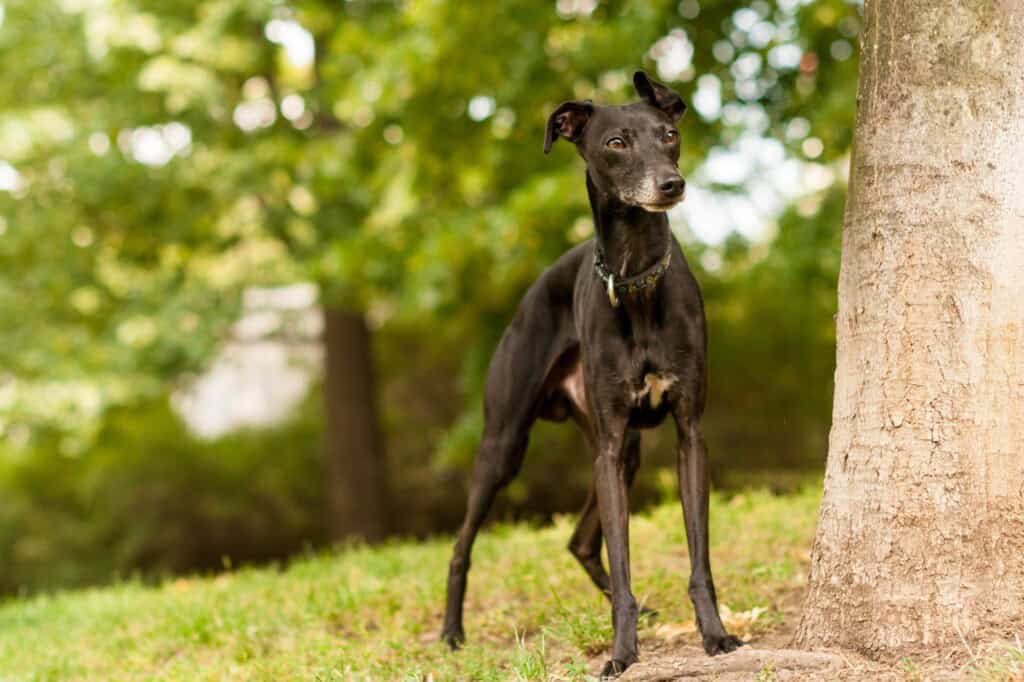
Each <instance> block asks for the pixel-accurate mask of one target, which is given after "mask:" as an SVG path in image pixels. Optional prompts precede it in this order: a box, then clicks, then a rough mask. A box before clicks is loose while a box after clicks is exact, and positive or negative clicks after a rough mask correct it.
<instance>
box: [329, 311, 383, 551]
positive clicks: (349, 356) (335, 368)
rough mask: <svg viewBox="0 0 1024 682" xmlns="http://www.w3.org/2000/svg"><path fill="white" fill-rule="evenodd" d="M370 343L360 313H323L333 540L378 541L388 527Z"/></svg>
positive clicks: (330, 529)
mask: <svg viewBox="0 0 1024 682" xmlns="http://www.w3.org/2000/svg"><path fill="white" fill-rule="evenodd" d="M370 340H371V338H370V330H369V329H368V328H367V326H366V320H365V319H364V318H363V316H362V315H360V314H358V313H353V312H349V311H346V310H340V309H335V308H325V309H324V345H325V365H326V367H325V377H324V395H325V400H326V403H327V404H326V408H327V444H326V445H327V448H326V449H327V452H326V455H327V461H326V467H325V471H326V476H327V481H326V483H327V501H328V513H329V515H330V516H329V519H328V524H327V527H328V530H329V532H330V534H331V538H332V539H333V540H341V539H345V538H350V537H361V538H363V539H365V540H379V539H381V538H382V537H384V535H385V534H386V533H387V531H388V526H389V514H388V510H389V507H390V505H389V501H390V500H389V490H388V477H387V463H386V461H385V456H384V447H383V440H382V438H381V435H380V430H379V427H378V422H377V409H376V402H375V401H376V394H375V390H374V372H373V354H372V347H371V345H370Z"/></svg>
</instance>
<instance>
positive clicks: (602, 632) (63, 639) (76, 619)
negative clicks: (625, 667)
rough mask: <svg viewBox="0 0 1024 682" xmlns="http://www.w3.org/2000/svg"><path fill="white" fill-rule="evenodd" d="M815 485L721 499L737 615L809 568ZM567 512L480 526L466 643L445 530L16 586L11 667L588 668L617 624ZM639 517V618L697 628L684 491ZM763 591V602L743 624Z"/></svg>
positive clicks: (93, 675) (5, 652)
mask: <svg viewBox="0 0 1024 682" xmlns="http://www.w3.org/2000/svg"><path fill="white" fill-rule="evenodd" d="M818 500H819V494H818V492H817V490H807V491H805V492H801V493H799V494H796V495H791V496H786V497H775V496H772V495H770V494H768V493H764V492H749V493H743V494H740V495H736V496H733V497H731V498H726V497H724V496H717V495H716V496H715V497H714V498H713V499H712V513H711V533H712V562H713V566H714V569H715V578H716V584H717V588H718V595H719V601H720V602H721V603H722V604H724V605H725V606H726V607H727V608H728V609H729V610H730V611H731V612H732V614H733V616H731V617H732V618H733V619H734V623H733V628H734V629H736V630H739V631H740V632H741V633H744V634H748V635H749V634H750V633H752V632H757V631H763V630H765V629H771V628H774V627H777V626H778V625H779V624H780V623H781V622H782V621H783V619H784V618H785V615H784V613H783V610H782V608H781V603H782V600H783V598H784V597H785V596H786V595H788V594H791V593H792V591H793V590H795V589H798V588H799V586H800V585H801V584H802V582H803V581H804V580H805V574H806V567H807V558H808V550H809V548H810V543H811V539H812V535H813V528H814V523H815V520H816V510H817V506H818ZM574 521H575V519H574V518H570V517H566V518H560V519H558V520H557V521H556V523H554V524H553V525H552V526H550V527H545V528H540V529H538V528H533V527H530V526H528V525H496V526H491V527H488V528H487V529H485V530H484V532H483V533H482V534H481V536H480V538H479V540H478V541H477V546H476V548H475V551H474V555H473V569H472V571H471V572H470V580H469V593H468V597H467V602H466V634H467V637H468V640H469V641H468V643H467V645H466V648H465V649H464V650H462V651H460V652H458V653H454V654H453V653H451V652H448V651H447V650H446V649H445V648H444V647H442V646H441V645H440V644H439V643H438V641H437V632H438V630H439V629H440V622H441V615H442V609H443V600H444V584H445V575H446V571H447V563H448V558H449V553H450V550H451V540H450V538H443V539H437V540H432V541H428V542H409V541H403V542H394V543H391V544H387V545H385V546H382V547H374V548H368V547H351V548H347V549H343V550H339V551H338V552H335V553H330V554H324V555H319V556H313V557H307V558H301V559H297V560H295V561H294V562H293V563H291V564H290V565H288V566H287V567H286V568H283V569H280V570H275V569H273V568H261V569H242V570H238V571H234V572H229V573H225V574H223V575H220V576H216V577H210V578H188V579H178V580H171V581H168V582H166V583H165V584H163V585H161V586H158V587H149V586H145V585H142V584H138V583H128V584H122V585H117V586H114V587H109V588H104V589H93V590H85V591H77V592H69V593H64V594H58V595H53V596H40V597H35V598H32V599H28V600H23V601H11V602H7V603H5V604H3V605H2V606H0V681H2V682H9V681H11V680H151V679H157V680H189V681H191V680H314V679H315V680H363V679H373V680H378V679H380V680H402V679H408V680H424V679H431V677H432V678H433V679H435V680H442V679H445V680H447V679H452V680H467V679H473V680H508V679H521V680H542V679H584V678H585V676H586V674H587V673H588V672H593V668H594V665H595V661H594V658H595V657H597V656H599V657H602V658H603V657H604V656H605V655H606V653H607V647H608V646H609V644H610V640H611V624H610V615H609V608H608V606H607V604H606V602H605V601H604V599H603V597H601V596H600V595H598V593H597V591H596V590H595V589H594V588H593V586H592V585H591V584H590V582H589V581H588V579H587V577H586V575H585V574H584V572H583V570H582V569H581V568H580V567H579V566H577V565H576V563H575V561H574V560H573V559H572V557H571V556H570V555H569V553H568V552H567V551H566V550H565V546H566V543H567V541H568V538H569V535H570V533H571V530H572V525H573V523H574ZM630 533H631V553H632V566H633V570H632V572H633V585H634V592H635V594H636V595H637V598H638V600H639V601H640V602H641V603H643V604H646V605H648V606H651V607H653V608H656V609H658V611H659V612H660V613H659V616H658V618H657V619H656V620H655V621H653V622H650V621H646V620H645V621H644V622H643V623H642V624H641V627H642V629H641V649H643V648H644V646H645V643H648V644H649V643H651V642H653V641H657V640H659V639H664V638H666V637H668V636H669V635H667V634H665V633H669V632H672V633H674V634H673V635H672V637H673V638H674V641H677V642H680V641H681V642H684V643H691V644H695V643H697V636H696V634H695V633H693V632H692V630H690V624H692V621H693V613H692V610H691V607H690V604H689V600H688V599H687V597H686V584H687V577H688V571H689V568H688V562H687V558H686V543H685V538H684V534H683V525H682V519H681V511H680V508H679V505H678V504H667V505H664V506H661V507H658V508H655V509H654V510H652V511H651V512H649V513H646V514H643V515H638V516H634V517H633V520H632V524H631V528H630ZM755 607H762V608H764V609H765V611H764V612H763V613H761V614H760V615H759V616H758V617H757V618H756V619H755V620H753V622H747V621H749V619H750V614H751V612H752V610H753V609H755ZM673 628H674V629H673ZM677 636H678V637H680V638H681V639H675V637H677Z"/></svg>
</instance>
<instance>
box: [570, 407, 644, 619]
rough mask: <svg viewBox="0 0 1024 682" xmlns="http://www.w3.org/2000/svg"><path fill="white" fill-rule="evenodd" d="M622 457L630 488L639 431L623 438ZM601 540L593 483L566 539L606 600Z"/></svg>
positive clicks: (606, 578)
mask: <svg viewBox="0 0 1024 682" xmlns="http://www.w3.org/2000/svg"><path fill="white" fill-rule="evenodd" d="M580 429H581V430H582V431H583V432H584V434H585V435H586V438H587V442H588V445H590V447H591V449H593V447H594V446H593V440H592V438H591V437H590V434H589V432H588V431H587V427H586V426H585V424H582V423H581V424H580ZM624 457H625V468H626V471H625V475H626V485H627V486H630V485H632V483H633V479H634V478H635V477H636V471H637V469H638V468H639V467H640V432H639V431H630V432H629V434H628V435H627V437H626V446H625V454H624ZM601 540H602V535H601V516H600V514H599V513H598V509H597V492H596V491H595V489H594V484H593V483H591V484H590V490H589V491H587V499H586V501H585V502H584V503H583V511H581V512H580V520H579V522H578V523H577V524H576V530H575V531H574V532H573V534H572V538H571V539H570V540H569V551H570V552H571V553H572V555H573V556H574V557H576V560H577V561H579V562H580V565H581V566H583V569H584V570H585V571H586V572H587V575H589V576H590V579H591V580H592V581H593V582H594V585H596V586H597V589H599V590H601V591H602V592H603V593H604V594H605V595H607V596H608V597H609V598H610V597H611V594H612V587H611V578H610V577H609V576H608V571H607V570H605V567H604V563H603V562H602V561H601ZM641 612H642V613H651V612H650V611H648V610H647V609H642V610H641Z"/></svg>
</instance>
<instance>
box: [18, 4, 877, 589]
mask: <svg viewBox="0 0 1024 682" xmlns="http://www.w3.org/2000/svg"><path fill="white" fill-rule="evenodd" d="M859 29H860V6H859V4H858V3H855V2H845V1H843V0H821V1H818V2H809V1H806V0H804V1H801V0H776V1H775V2H767V1H765V0H753V1H752V2H733V1H727V0H682V1H681V2H677V1H675V0H673V1H658V0H632V1H620V2H608V1H603V0H602V1H599V0H558V1H557V2H540V1H537V2H521V1H516V2H512V1H511V0H509V1H505V0H494V1H492V2H486V3H470V2H459V1H456V0H447V1H446V0H406V1H404V2H403V1H400V0H394V1H373V0H349V1H346V2H329V1H327V0H323V1H318V0H308V1H300V0H295V1H288V0H206V1H198V0H197V1H194V2H180V1H174V0H59V1H57V0H5V1H3V2H0V72H2V73H3V78H2V79H0V259H2V260H0V263H2V268H0V315H2V317H0V322H2V324H0V435H2V440H0V556H2V557H4V559H3V560H2V561H0V595H2V594H3V593H7V594H11V593H18V592H25V591H34V590H39V589H52V588H57V587H64V586H70V585H79V584H89V583H102V582H106V581H109V580H111V579H114V578H117V577H120V576H125V575H129V574H135V573H139V574H142V575H144V576H159V575H164V574H167V573H169V572H178V571H192V570H207V569H216V568H218V567H220V566H223V565H225V564H232V563H234V564H237V563H240V562H248V561H263V560H271V559H280V558H284V557H287V556H289V555H291V554H294V553H296V552H300V551H302V550H303V549H305V548H309V547H318V546H324V545H327V544H329V543H331V542H334V541H338V540H342V539H345V538H349V537H351V536H361V537H364V538H367V539H371V540H375V539H380V538H382V537H385V536H388V535H396V534H397V535H417V536H423V535H429V534H433V533H438V532H443V531H448V530H450V529H452V528H453V527H454V526H455V525H456V524H457V523H458V521H459V520H460V517H461V513H462V506H463V501H464V480H465V476H466V472H467V471H468V467H469V466H470V465H471V462H472V458H473V454H474V451H475V447H476V444H477V440H478V437H479V433H480V428H481V421H482V414H481V392H482V383H483V374H484V371H485V370H486V366H487V361H488V359H489V357H490V353H491V352H492V350H493V348H494V346H495V344H496V343H497V339H498V338H499V336H500V334H501V332H502V330H503V329H504V326H505V324H507V322H508V321H509V319H510V318H511V316H512V314H513V312H514V310H515V306H516V305H517V304H518V301H519V299H520V298H521V296H522V294H523V292H524V291H525V290H526V288H527V287H528V286H529V285H530V284H531V283H532V282H533V281H534V280H535V279H536V277H537V276H538V274H539V273H540V272H541V270H542V269H543V268H544V267H546V266H547V265H548V264H550V263H551V262H553V261H554V260H555V259H556V258H557V257H558V255H559V254H561V253H562V252H563V251H565V250H566V249H568V248H569V247H571V246H572V245H573V244H575V243H578V242H580V241H583V240H585V239H588V238H589V237H590V236H591V234H592V231H593V226H592V224H591V219H590V213H589V208H588V206H587V204H586V193H585V190H584V184H583V167H582V162H581V161H580V160H579V159H578V158H577V157H576V155H575V153H574V151H573V150H572V148H571V145H568V144H564V143H562V144H558V145H556V146H555V149H554V151H553V153H552V154H551V155H550V156H544V155H543V154H542V153H541V148H542V144H543V131H544V124H545V121H546V119H547V116H548V114H549V113H550V112H551V111H552V110H553V109H554V108H555V107H556V106H557V105H558V104H559V103H560V102H561V101H564V100H567V99H582V98H590V99H593V100H595V101H597V102H608V103H617V102H624V101H628V100H630V99H632V98H633V93H632V91H631V88H632V86H631V75H632V72H633V71H634V70H635V69H637V68H645V69H647V70H648V72H649V73H651V75H653V76H654V77H656V78H658V79H660V80H661V81H663V82H665V83H667V84H669V85H670V86H671V87H673V88H674V89H676V90H677V91H678V92H679V93H680V94H682V95H683V97H684V99H685V100H686V101H687V102H688V103H689V104H690V110H689V112H688V113H687V115H686V116H685V117H684V119H683V121H682V122H681V123H680V131H681V133H682V135H683V154H682V161H681V166H682V169H683V172H684V174H685V175H686V177H687V180H688V198H687V200H686V202H685V203H684V204H682V205H681V206H679V207H677V208H676V209H674V210H673V212H672V213H671V214H670V219H671V222H672V227H673V230H674V232H675V234H676V236H677V237H678V238H679V240H680V241H681V243H682V245H683V248H684V251H685V253H686V254H687V257H688V259H689V261H690V265H691V267H692V268H693V269H694V270H695V272H696V273H697V276H698V279H699V280H700V282H701V285H702V288H703V291H704V294H705V299H706V306H707V313H708V319H709V329H710V332H709V333H710V365H711V367H710V370H711V394H710V404H709V407H708V414H707V417H706V427H707V432H708V440H709V447H710V451H711V457H712V460H713V466H714V470H713V478H714V481H715V484H716V485H718V486H722V487H730V488H737V487H745V486H756V487H770V488H773V489H789V488H792V487H794V486H797V485H799V484H800V483H801V482H802V481H805V480H807V479H808V478H813V477H815V476H817V475H819V474H820V470H821V468H822V465H823V462H824V456H825V444H826V437H827V432H828V423H829V416H830V408H831V403H830V399H831V395H832V384H831V382H832V370H833V366H834V357H833V356H834V334H833V320H832V315H833V313H834V309H835V282H836V277H837V273H838V262H839V258H838V255H839V254H838V245H839V233H840V227H841V218H842V207H843V201H844V197H845V190H846V175H845V173H846V167H847V163H848V158H849V151H850V141H851V137H852V123H853V112H854V100H855V95H856V93H855V89H856V64H857V54H856V53H857V49H858V48H857V36H858V32H859ZM325 395H326V396H331V399H330V400H327V399H325ZM673 439H674V435H673V433H672V431H671V428H669V427H666V428H663V429H660V430H658V431H654V432H651V433H649V434H647V436H646V438H645V443H646V447H645V464H644V466H643V467H642V469H641V474H640V477H639V479H638V482H637V485H636V488H635V492H634V494H633V496H632V502H633V505H634V507H637V508H639V507H641V506H643V505H645V504H649V503H650V502H652V501H655V500H657V499H659V498H660V497H663V496H666V495H670V494H671V492H672V490H673V489H674V485H675V484H674V461H673V454H672V449H671V443H672V442H673ZM589 459H590V456H589V454H588V453H587V452H586V451H585V448H584V446H583V444H582V442H581V440H580V438H579V437H578V434H576V433H575V432H574V431H573V429H572V428H571V427H569V426H566V425H541V426H539V427H538V428H537V429H535V432H534V436H533V439H532V441H531V447H530V451H529V453H528V455H527V460H526V465H525V467H524V471H523V473H522V475H521V477H520V478H519V479H518V480H517V481H516V482H515V483H514V484H513V485H512V486H511V487H510V488H509V490H508V491H507V493H506V494H505V495H504V496H503V497H502V500H501V501H500V503H499V505H498V507H499V508H498V509H497V510H496V512H495V515H496V516H504V517H517V518H529V519H536V520H538V521H543V520H545V519H548V518H550V517H551V515H553V514H556V513H560V512H566V511H571V510H574V509H576V508H577V507H578V506H579V505H581V504H582V499H583V494H584V492H585V490H586V486H587V482H588V480H589ZM354 504H355V505H356V507H358V509H359V513H358V514H353V513H352V511H351V510H352V509H353V505H354Z"/></svg>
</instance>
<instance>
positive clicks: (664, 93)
mask: <svg viewBox="0 0 1024 682" xmlns="http://www.w3.org/2000/svg"><path fill="white" fill-rule="evenodd" d="M633 85H634V86H635V87H636V92H637V94H638V95H639V96H640V100H641V101H640V102H634V103H632V104H626V105H623V106H599V105H595V104H594V103H592V102H590V101H589V100H587V101H582V102H580V101H576V102H565V103H563V104H562V105H561V106H559V107H558V108H557V109H555V111H554V112H553V113H552V114H551V116H550V117H549V118H548V127H547V135H546V136H545V138H544V153H545V154H547V153H548V152H549V151H551V145H553V144H554V143H555V141H556V140H558V138H560V137H564V138H565V139H567V140H569V141H570V142H573V143H575V145H576V149H577V151H579V153H580V156H582V157H583V160H584V161H586V162H587V173H588V174H589V176H590V178H591V180H592V181H593V182H594V184H595V185H596V186H597V189H598V190H599V191H601V192H602V193H604V194H606V195H610V196H612V197H614V198H616V199H618V200H619V201H621V202H622V203H623V204H626V205H627V206H639V207H641V208H643V209H645V210H648V211H667V210H668V209H670V208H672V207H673V206H675V205H676V204H678V203H679V202H680V201H682V200H683V197H684V196H685V194H686V181H685V180H683V178H682V176H680V175H679V169H678V167H677V164H678V163H679V131H678V130H676V122H677V121H678V120H679V119H680V118H681V117H682V115H683V112H685V111H686V103H685V102H683V99H682V98H681V97H680V96H679V95H677V94H676V93H674V92H672V91H671V90H669V89H668V88H666V87H665V86H664V85H662V84H661V83H657V82H655V81H653V80H651V79H650V78H648V77H647V74H645V73H644V72H643V71H637V72H636V74H634V75H633Z"/></svg>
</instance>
